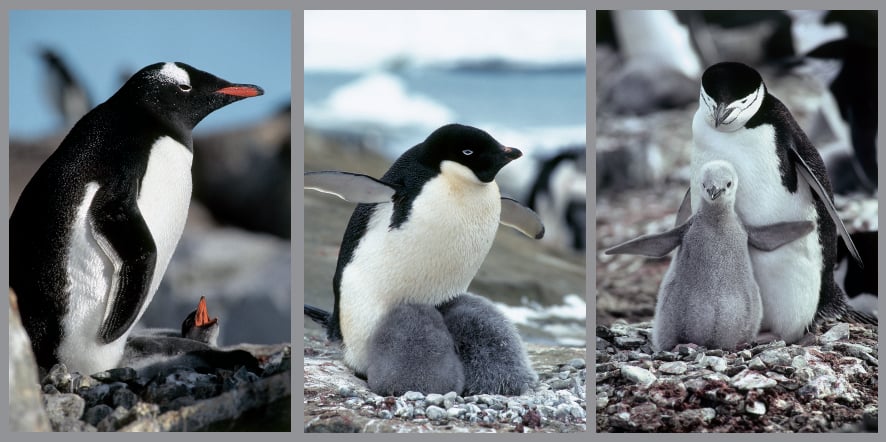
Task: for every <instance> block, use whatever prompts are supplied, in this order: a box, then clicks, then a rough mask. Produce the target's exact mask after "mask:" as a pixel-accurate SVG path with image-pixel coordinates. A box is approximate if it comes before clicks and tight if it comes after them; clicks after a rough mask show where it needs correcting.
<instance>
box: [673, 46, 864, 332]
mask: <svg viewBox="0 0 886 442" xmlns="http://www.w3.org/2000/svg"><path fill="white" fill-rule="evenodd" d="M692 138H693V142H694V148H693V150H692V158H691V166H690V169H691V186H690V191H689V192H687V198H686V199H685V200H684V204H683V207H681V209H680V211H679V213H678V217H677V223H678V224H680V223H682V222H683V221H685V220H686V218H687V217H688V216H689V214H691V213H692V212H694V211H697V210H698V207H699V206H700V201H701V195H700V194H699V193H698V192H696V191H694V189H697V188H699V187H698V186H699V185H700V180H701V173H700V171H701V168H702V166H703V165H704V164H705V163H707V162H709V161H712V160H726V161H728V162H730V163H732V165H733V166H734V167H735V171H736V174H737V176H738V179H739V180H740V181H741V182H743V183H747V185H744V186H742V187H741V188H739V189H738V193H737V195H736V201H735V211H736V212H737V213H738V215H739V217H740V218H741V219H742V220H743V222H745V223H746V224H750V225H768V224H774V223H778V222H786V221H811V222H813V223H814V224H815V231H814V234H811V235H808V236H806V237H804V238H800V239H798V240H796V241H794V242H792V243H790V244H786V245H785V246H783V247H781V248H779V249H778V250H774V251H759V250H754V249H751V251H750V257H751V264H752V266H753V270H754V277H755V279H756V281H757V283H758V285H759V287H760V295H761V297H762V300H763V327H762V328H763V330H764V331H767V330H768V331H771V332H773V333H775V334H777V335H779V336H780V337H781V338H782V339H784V340H785V341H787V342H789V343H792V342H796V341H797V340H799V339H800V338H801V337H802V336H803V335H804V333H805V331H806V330H807V328H808V327H809V326H811V325H813V323H814V322H816V321H817V320H822V319H826V318H835V317H840V316H843V315H844V314H846V313H847V305H846V295H845V294H844V293H843V291H842V290H840V288H839V287H838V286H837V285H836V284H835V283H834V274H833V268H834V261H835V259H836V256H837V235H838V234H839V235H840V236H841V237H842V238H843V240H844V241H845V242H846V244H847V246H848V247H849V251H850V253H851V254H852V255H853V256H854V257H856V259H857V257H858V253H857V252H856V250H855V247H854V245H852V240H851V239H850V238H849V235H848V233H847V232H846V229H845V227H844V226H843V222H842V221H841V220H840V218H839V216H838V215H837V211H836V209H835V208H834V204H833V194H832V192H831V186H830V182H829V181H828V177H827V173H826V171H825V167H824V164H823V162H822V160H821V156H819V154H818V152H817V151H816V149H815V147H814V146H813V145H812V144H811V143H810V141H809V139H808V137H807V136H806V134H805V133H804V132H803V131H802V130H801V129H800V127H799V125H798V124H797V122H796V121H795V120H794V118H793V117H792V116H791V113H790V111H789V110H788V109H787V108H786V107H785V105H784V104H782V102H781V101H779V100H778V99H777V98H775V97H774V96H773V95H772V94H770V93H769V92H768V90H767V89H766V85H765V84H764V83H763V79H762V77H761V76H760V74H759V73H758V72H757V71H756V70H754V69H753V68H751V67H749V66H747V65H744V64H741V63H735V62H723V63H718V64H715V65H713V66H711V67H709V68H708V69H707V70H706V71H705V72H704V74H703V75H702V82H701V93H700V98H699V108H698V111H697V112H696V113H695V117H694V118H693V121H692ZM690 198H691V205H688V206H687V204H690V203H689V201H688V200H689V199H690ZM850 313H852V314H853V315H855V316H856V317H859V318H860V319H863V320H866V321H872V322H874V323H876V320H875V319H872V318H867V317H861V316H860V315H857V314H855V313H854V312H850Z"/></svg>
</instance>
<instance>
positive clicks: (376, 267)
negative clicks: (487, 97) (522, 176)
mask: <svg viewBox="0 0 886 442" xmlns="http://www.w3.org/2000/svg"><path fill="white" fill-rule="evenodd" d="M521 155H522V153H521V152H520V151H519V150H518V149H515V148H510V147H505V146H503V145H502V144H501V143H499V142H498V141H497V140H495V139H494V138H493V137H492V136H491V135H489V134H488V133H486V132H485V131H483V130H480V129H477V128H475V127H471V126H465V125H460V124H449V125H446V126H443V127H441V128H439V129H437V130H435V131H434V132H432V133H431V134H430V135H429V136H428V137H427V139H425V140H424V141H423V142H421V143H419V144H417V145H415V146H414V147H412V148H411V149H409V150H407V151H406V152H405V153H404V154H403V155H401V156H400V157H399V158H398V159H397V160H396V161H395V162H394V163H393V165H392V166H391V168H390V169H389V170H388V171H387V172H386V173H385V174H384V175H383V176H382V178H381V179H375V178H372V177H368V176H365V175H359V174H352V173H346V172H316V173H312V172H308V173H306V174H305V184H304V186H305V188H306V189H315V190H319V191H323V192H326V193H331V194H334V195H337V196H339V197H341V198H343V199H345V200H347V201H351V202H357V203H360V204H358V205H357V207H356V209H355V210H354V213H353V215H352V216H351V219H350V221H349V223H348V227H347V229H346V231H345V234H344V238H343V240H342V244H341V249H340V252H339V257H338V264H337V267H336V271H335V276H334V278H333V291H334V294H335V301H334V306H333V311H332V313H329V312H326V311H323V310H321V309H317V308H314V307H311V306H305V314H306V315H308V316H310V317H311V318H313V319H315V320H317V321H318V322H320V323H321V324H323V325H324V326H325V327H326V329H327V334H328V337H329V339H330V340H332V341H341V342H342V343H343V355H344V361H345V363H346V365H347V366H349V367H350V368H352V369H353V370H354V371H355V372H356V373H357V374H358V375H365V374H366V373H367V372H368V370H369V368H370V367H369V365H370V351H369V349H370V348H371V346H370V345H369V344H370V339H371V337H372V336H373V334H374V333H375V332H376V331H377V330H378V329H379V328H381V327H398V325H397V324H390V323H386V322H384V321H383V318H384V317H385V315H386V314H387V313H388V312H389V311H391V309H392V308H393V307H394V306H396V305H398V304H402V303H414V304H423V305H430V306H439V305H441V304H443V303H445V302H447V301H450V300H451V299H453V298H455V297H457V296H459V295H460V294H462V293H464V292H465V291H466V290H467V288H468V285H469V284H470V282H471V280H472V279H473V278H474V276H475V275H476V273H477V270H478V269H479V267H480V264H482V262H483V260H484V259H485V257H486V254H487V253H488V252H489V249H490V248H491V246H492V241H493V239H494V238H495V233H496V231H497V229H498V224H499V223H502V224H505V225H509V226H512V227H515V228H517V229H518V230H520V231H521V232H523V233H524V234H526V235H527V236H529V237H531V238H535V239H539V238H541V237H542V236H543V235H544V226H543V225H542V223H541V221H540V220H539V218H538V216H537V215H536V214H535V212H533V211H531V210H530V209H528V208H526V207H525V206H523V205H521V204H519V203H518V202H517V201H515V200H513V199H510V198H507V197H502V196H501V194H500V193H499V189H498V185H497V184H496V183H495V181H494V178H495V175H496V174H497V173H498V171H499V170H500V169H501V168H502V167H504V166H505V165H507V164H508V163H509V162H511V161H512V160H515V159H517V158H519V157H520V156H521ZM369 381H370V382H373V381H372V379H371V378H370V379H369Z"/></svg>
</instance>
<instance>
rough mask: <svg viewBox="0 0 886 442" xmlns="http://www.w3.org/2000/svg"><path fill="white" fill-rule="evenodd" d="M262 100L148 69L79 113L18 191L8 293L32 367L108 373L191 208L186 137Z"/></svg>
mask: <svg viewBox="0 0 886 442" xmlns="http://www.w3.org/2000/svg"><path fill="white" fill-rule="evenodd" d="M262 93H263V91H262V89H261V88H259V87H258V86H253V85H248V84H232V83H230V82H227V81H225V80H222V79H220V78H218V77H215V76H214V75H212V74H209V73H206V72H203V71H200V70H198V69H195V68H193V67H191V66H188V65H186V64H184V63H171V62H170V63H157V64H153V65H150V66H148V67H145V68H144V69H142V70H140V71H139V72H137V73H136V74H135V75H133V76H132V78H130V79H129V81H128V82H126V84H124V85H123V87H121V88H120V90H119V91H117V93H115V94H114V95H113V96H112V97H111V98H109V99H108V100H107V101H106V102H104V103H102V104H100V105H98V106H97V107H96V108H95V109H93V110H92V111H90V112H89V113H88V114H86V115H85V116H84V117H83V118H82V119H81V120H80V121H79V122H78V123H77V124H76V125H75V126H74V127H73V128H72V129H71V131H70V133H69V134H68V135H67V137H65V139H64V140H63V141H62V143H61V145H60V146H59V148H58V149H57V150H56V151H55V152H54V153H53V154H52V155H51V156H50V157H49V158H48V159H47V160H46V162H45V163H44V164H43V165H42V166H41V167H40V169H39V170H38V171H37V173H36V174H35V175H34V177H33V178H32V179H31V181H30V182H29V183H28V184H27V186H25V189H24V191H23V192H22V194H21V196H20V198H19V200H18V203H17V204H16V206H15V209H14V210H13V212H12V216H11V217H10V219H9V233H10V285H11V286H12V287H13V288H14V289H15V290H16V292H17V293H18V294H19V303H20V307H21V313H22V321H23V323H24V325H25V328H26V329H27V331H28V334H29V335H30V336H31V339H32V342H33V346H34V353H35V354H36V356H37V361H38V363H39V365H41V366H43V367H51V366H52V365H53V364H55V363H57V362H63V363H65V364H66V365H67V366H68V368H69V369H71V370H74V371H80V372H82V373H94V372H97V371H102V370H107V369H109V368H113V367H115V366H117V363H118V362H119V361H120V358H121V356H122V354H123V347H124V344H125V342H126V337H127V336H128V334H129V332H130V330H131V329H132V326H133V324H135V322H136V321H138V319H139V318H140V317H141V315H142V314H143V313H144V311H145V309H146V308H147V307H148V304H149V303H150V302H151V298H152V297H153V296H154V293H155V292H156V291H157V287H158V286H159V284H160V280H161V278H162V276H163V273H164V272H165V271H166V266H167V265H168V264H169V259H170V257H171V256H172V252H173V251H174V250H175V246H176V244H177V243H178V240H179V238H180V236H181V233H182V230H183V228H184V224H185V218H186V217H187V213H188V205H189V203H190V197H191V159H192V157H193V153H192V143H191V130H192V129H193V128H194V126H196V125H197V123H199V122H200V121H201V120H202V119H203V118H205V117H206V116H207V115H209V114H210V113H211V112H213V111H214V110H216V109H219V108H221V107H223V106H226V105H228V104H230V103H233V102H235V101H239V100H242V99H244V98H247V97H254V96H257V95H261V94H262Z"/></svg>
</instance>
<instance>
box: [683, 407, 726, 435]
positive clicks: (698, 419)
mask: <svg viewBox="0 0 886 442" xmlns="http://www.w3.org/2000/svg"><path fill="white" fill-rule="evenodd" d="M716 416H717V412H716V411H715V410H714V409H713V408H699V409H693V410H684V411H681V412H679V413H677V416H676V419H677V423H678V425H679V426H680V427H683V428H685V429H687V430H692V429H695V428H698V427H700V426H703V425H705V424H707V423H709V422H710V421H711V420H712V419H713V418H714V417H716Z"/></svg>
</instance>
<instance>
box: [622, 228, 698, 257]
mask: <svg viewBox="0 0 886 442" xmlns="http://www.w3.org/2000/svg"><path fill="white" fill-rule="evenodd" d="M690 224H692V220H689V221H687V222H685V223H683V224H682V225H681V226H680V227H675V228H673V229H671V230H668V231H667V232H664V233H656V234H654V235H644V236H641V237H639V238H635V239H632V240H630V241H627V242H623V243H621V244H619V245H617V246H614V247H610V248H609V249H606V251H605V252H604V253H606V254H607V255H643V256H649V257H652V258H661V257H664V256H665V255H667V254H668V253H671V250H674V249H675V248H677V246H679V245H680V244H681V243H682V242H683V235H685V234H686V231H687V230H689V225H690Z"/></svg>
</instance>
